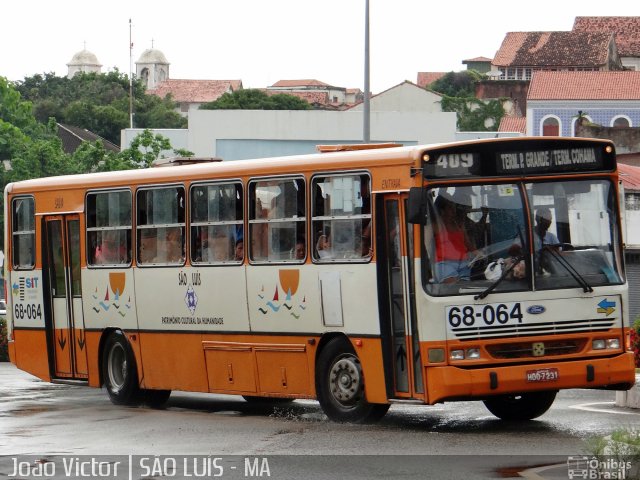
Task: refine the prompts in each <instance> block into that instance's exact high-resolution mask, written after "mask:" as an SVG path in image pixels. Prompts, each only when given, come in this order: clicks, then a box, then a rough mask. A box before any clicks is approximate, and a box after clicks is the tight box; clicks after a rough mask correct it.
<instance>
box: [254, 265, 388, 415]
mask: <svg viewBox="0 0 640 480" xmlns="http://www.w3.org/2000/svg"><path fill="white" fill-rule="evenodd" d="M248 272H249V273H248V278H247V289H248V293H247V297H248V301H249V315H250V318H251V330H252V332H254V333H261V332H262V333H265V334H269V335H271V336H274V335H276V334H282V335H287V334H294V335H298V336H300V335H303V338H299V337H292V338H290V339H289V338H286V339H285V338H282V340H283V341H285V342H286V343H287V344H288V345H290V346H291V351H289V352H284V349H283V351H280V352H278V355H275V354H272V355H265V354H262V355H258V357H257V360H258V375H259V385H260V388H262V390H263V391H266V390H265V385H267V384H272V385H275V384H276V383H277V382H278V381H279V380H278V379H279V378H281V375H282V369H283V368H285V365H287V364H289V365H291V367H289V368H287V371H288V372H290V371H292V370H291V368H295V365H297V369H296V375H299V376H303V375H307V376H308V381H307V382H308V385H309V390H308V391H309V392H310V393H311V394H313V393H314V392H315V367H316V365H315V356H316V352H315V349H313V350H310V349H309V345H310V344H309V340H310V339H317V338H318V332H319V333H320V334H321V335H322V334H327V333H332V332H343V333H345V334H346V335H348V336H349V337H352V338H354V339H358V338H359V339H360V340H362V342H361V343H362V344H361V345H360V346H356V343H355V342H354V346H355V347H354V348H355V350H356V353H357V354H358V357H359V358H360V361H361V363H362V367H363V371H364V375H365V376H367V381H366V382H365V388H366V395H367V399H368V400H369V401H371V402H378V403H384V402H386V400H387V395H386V389H385V386H384V375H382V374H380V372H382V371H383V370H382V350H381V346H380V339H379V335H380V327H379V322H377V318H378V304H377V301H376V293H375V292H376V291H377V285H376V273H375V272H376V267H375V264H374V263H368V264H355V263H354V264H340V265H330V264H326V265H311V264H304V265H274V266H269V265H260V266H254V267H250V268H249V270H248ZM312 332H313V333H312ZM278 340H280V337H275V336H274V338H271V339H270V341H271V342H277V341H278ZM305 342H306V343H307V348H306V351H307V359H308V366H307V365H305V364H303V363H302V361H301V359H302V356H301V353H300V352H298V351H297V350H296V348H297V345H299V344H304V343H305ZM274 348H275V347H274ZM286 357H289V358H288V359H287V358H286ZM296 357H299V358H300V361H298V360H297V358H296ZM275 358H277V359H278V361H274V359H275ZM271 391H273V387H272V390H271ZM276 391H277V390H276Z"/></svg>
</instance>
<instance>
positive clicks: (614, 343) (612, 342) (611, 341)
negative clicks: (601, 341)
mask: <svg viewBox="0 0 640 480" xmlns="http://www.w3.org/2000/svg"><path fill="white" fill-rule="evenodd" d="M607 348H611V349H616V350H617V349H618V348H620V339H618V338H607Z"/></svg>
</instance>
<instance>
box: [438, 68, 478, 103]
mask: <svg viewBox="0 0 640 480" xmlns="http://www.w3.org/2000/svg"><path fill="white" fill-rule="evenodd" d="M483 78H486V77H485V76H484V75H482V74H481V73H479V72H477V71H475V70H463V71H461V72H449V73H447V74H445V75H444V76H443V77H441V78H439V79H438V80H436V81H435V82H433V83H432V84H430V85H427V88H428V89H429V90H431V91H434V92H437V93H440V94H442V95H447V96H449V97H467V98H468V97H475V95H476V82H479V81H480V80H482V79H483Z"/></svg>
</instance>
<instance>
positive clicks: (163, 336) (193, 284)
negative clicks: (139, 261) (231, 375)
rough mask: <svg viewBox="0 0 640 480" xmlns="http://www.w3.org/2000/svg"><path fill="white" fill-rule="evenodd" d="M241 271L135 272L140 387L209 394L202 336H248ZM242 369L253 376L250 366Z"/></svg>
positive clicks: (216, 268) (212, 268) (237, 268)
mask: <svg viewBox="0 0 640 480" xmlns="http://www.w3.org/2000/svg"><path fill="white" fill-rule="evenodd" d="M244 272H245V268H244V267H242V266H238V265H234V266H206V267H205V266H202V267H183V268H176V267H173V268H162V267H158V268H151V267H150V268H136V269H135V281H136V284H135V290H136V295H137V296H138V305H137V308H138V318H139V325H140V333H141V344H140V347H141V364H142V366H143V370H144V377H143V378H144V380H143V381H144V386H145V387H146V388H164V389H172V390H173V389H177V390H192V391H202V392H206V391H209V390H210V385H209V379H208V376H207V366H208V365H207V363H206V357H205V352H204V348H203V344H202V340H203V335H207V334H210V333H223V332H234V333H248V332H249V321H248V318H247V308H246V304H247V298H246V283H245V273H244ZM246 368H250V369H251V372H253V364H250V365H249V366H247V367H246ZM141 378H142V377H141Z"/></svg>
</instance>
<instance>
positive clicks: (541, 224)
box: [533, 207, 560, 275]
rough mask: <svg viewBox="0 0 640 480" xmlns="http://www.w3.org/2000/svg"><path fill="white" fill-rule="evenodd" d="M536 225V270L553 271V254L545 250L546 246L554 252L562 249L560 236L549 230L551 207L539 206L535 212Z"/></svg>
mask: <svg viewBox="0 0 640 480" xmlns="http://www.w3.org/2000/svg"><path fill="white" fill-rule="evenodd" d="M535 221H536V225H535V227H533V248H534V254H535V261H536V272H537V273H538V274H539V275H540V274H544V273H545V272H552V271H553V266H552V256H551V255H549V252H545V251H544V249H545V248H550V249H552V250H553V251H554V252H557V251H558V250H560V248H559V247H560V245H559V244H560V242H559V241H558V237H556V236H555V235H554V234H553V233H551V232H550V231H549V227H550V226H551V221H552V216H551V210H550V209H549V207H539V208H538V209H537V210H536V214H535Z"/></svg>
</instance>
